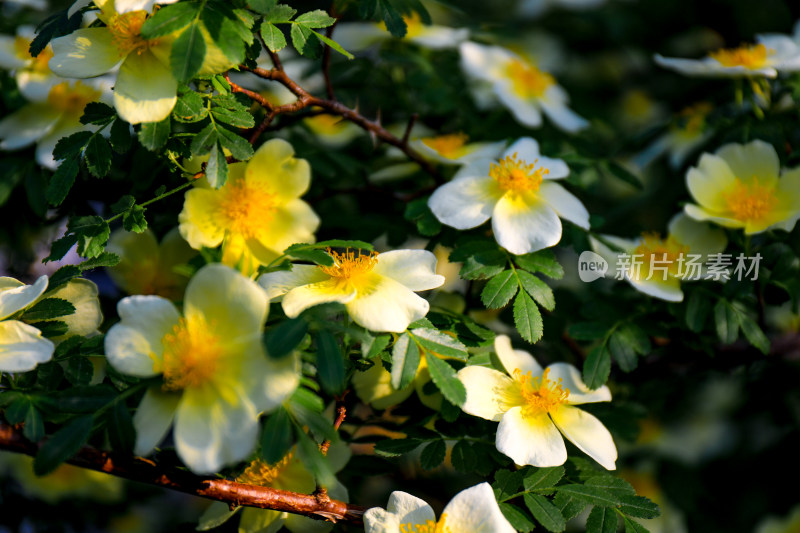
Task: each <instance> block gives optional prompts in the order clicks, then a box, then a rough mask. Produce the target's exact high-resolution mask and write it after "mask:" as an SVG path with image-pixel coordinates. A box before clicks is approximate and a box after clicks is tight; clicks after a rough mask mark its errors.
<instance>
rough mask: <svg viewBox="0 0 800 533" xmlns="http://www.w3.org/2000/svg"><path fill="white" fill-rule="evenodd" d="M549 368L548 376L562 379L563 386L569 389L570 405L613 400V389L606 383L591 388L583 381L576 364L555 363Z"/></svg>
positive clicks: (568, 400) (552, 378) (568, 399)
mask: <svg viewBox="0 0 800 533" xmlns="http://www.w3.org/2000/svg"><path fill="white" fill-rule="evenodd" d="M547 368H548V369H549V370H550V373H549V374H548V376H547V377H548V379H550V380H553V381H558V380H559V379H561V380H562V381H561V383H562V386H563V387H564V388H565V389H569V397H568V398H567V403H569V404H570V405H579V404H582V403H594V402H610V401H611V391H610V390H609V389H608V387H607V386H606V385H603V386H602V387H600V388H599V389H595V390H592V389H590V388H589V387H587V386H586V384H585V383H584V382H583V379H581V373H580V372H579V371H578V369H577V368H575V367H574V366H572V365H570V364H568V363H553V364H552V365H550V366H548V367H547Z"/></svg>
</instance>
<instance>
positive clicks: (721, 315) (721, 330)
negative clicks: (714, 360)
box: [714, 299, 739, 344]
mask: <svg viewBox="0 0 800 533" xmlns="http://www.w3.org/2000/svg"><path fill="white" fill-rule="evenodd" d="M714 324H715V325H716V327H717V336H718V337H719V340H720V342H722V343H723V344H733V343H734V342H735V341H736V339H737V338H738V337H739V315H738V314H737V313H736V310H735V309H734V308H733V307H732V306H731V304H730V303H728V301H727V300H725V299H720V300H719V301H718V302H717V305H715V306H714Z"/></svg>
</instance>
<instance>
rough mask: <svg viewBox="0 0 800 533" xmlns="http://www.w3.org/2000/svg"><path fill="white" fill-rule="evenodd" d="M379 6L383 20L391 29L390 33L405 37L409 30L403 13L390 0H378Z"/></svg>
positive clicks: (388, 28) (394, 35)
mask: <svg viewBox="0 0 800 533" xmlns="http://www.w3.org/2000/svg"><path fill="white" fill-rule="evenodd" d="M378 7H379V9H380V12H381V16H382V18H383V22H384V23H385V24H386V29H387V30H389V33H391V34H392V36H393V37H397V38H402V37H405V36H406V33H407V32H408V26H407V25H406V21H405V20H404V19H403V14H402V13H400V12H399V11H398V10H397V9H396V8H395V7H394V5H392V3H391V2H389V1H388V0H378Z"/></svg>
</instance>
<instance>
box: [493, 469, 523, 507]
mask: <svg viewBox="0 0 800 533" xmlns="http://www.w3.org/2000/svg"><path fill="white" fill-rule="evenodd" d="M492 488H493V489H494V494H495V497H496V498H497V501H499V502H502V501H505V500H507V499H509V498H511V497H512V496H514V495H515V494H517V493H518V492H519V489H520V488H522V472H520V471H519V470H498V471H497V472H495V474H494V483H492Z"/></svg>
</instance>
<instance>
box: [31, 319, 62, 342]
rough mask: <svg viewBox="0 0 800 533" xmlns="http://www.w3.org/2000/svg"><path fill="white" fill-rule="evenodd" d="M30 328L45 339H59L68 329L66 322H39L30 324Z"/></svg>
mask: <svg viewBox="0 0 800 533" xmlns="http://www.w3.org/2000/svg"><path fill="white" fill-rule="evenodd" d="M30 325H31V326H33V327H34V328H36V329H38V330H39V331H41V332H42V335H44V336H45V337H50V338H52V337H61V336H62V335H66V334H67V332H68V331H69V327H68V326H67V323H66V322H62V321H61V320H43V321H39V322H31V323H30Z"/></svg>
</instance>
